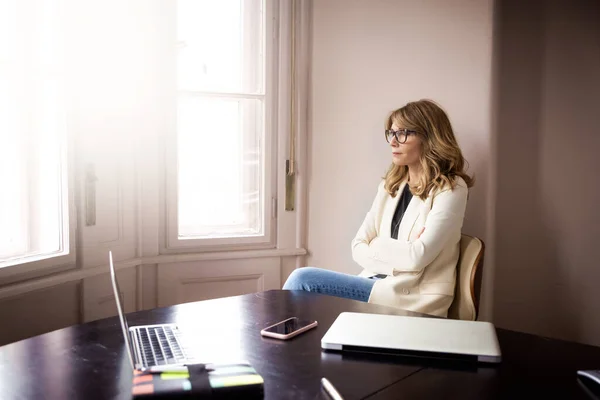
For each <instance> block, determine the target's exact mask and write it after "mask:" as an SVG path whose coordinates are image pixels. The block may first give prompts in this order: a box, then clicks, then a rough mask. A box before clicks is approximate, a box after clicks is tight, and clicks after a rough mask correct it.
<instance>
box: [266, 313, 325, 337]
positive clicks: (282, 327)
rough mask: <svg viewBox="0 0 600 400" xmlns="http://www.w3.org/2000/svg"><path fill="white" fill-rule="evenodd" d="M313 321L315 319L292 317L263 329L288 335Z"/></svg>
mask: <svg viewBox="0 0 600 400" xmlns="http://www.w3.org/2000/svg"><path fill="white" fill-rule="evenodd" d="M314 322H315V321H308V320H302V319H298V318H296V317H293V318H290V319H286V320H285V321H281V322H280V323H278V324H277V325H273V326H272V327H270V328H268V329H265V331H266V332H271V333H279V334H282V335H288V334H290V333H292V332H294V331H297V330H298V329H301V328H303V327H305V326H307V325H310V324H312V323H314Z"/></svg>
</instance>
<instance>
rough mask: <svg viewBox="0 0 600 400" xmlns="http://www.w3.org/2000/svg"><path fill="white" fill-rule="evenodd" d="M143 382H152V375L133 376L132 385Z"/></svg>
mask: <svg viewBox="0 0 600 400" xmlns="http://www.w3.org/2000/svg"><path fill="white" fill-rule="evenodd" d="M144 382H152V375H138V376H135V377H134V378H133V384H134V385H139V384H140V383H144Z"/></svg>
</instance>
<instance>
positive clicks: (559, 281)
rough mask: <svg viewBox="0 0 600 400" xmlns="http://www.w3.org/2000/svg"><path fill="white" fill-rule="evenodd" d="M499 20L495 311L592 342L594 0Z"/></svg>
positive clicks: (599, 137) (597, 47) (596, 318)
mask: <svg viewBox="0 0 600 400" xmlns="http://www.w3.org/2000/svg"><path fill="white" fill-rule="evenodd" d="M497 21H498V33H499V42H498V45H499V46H498V53H497V54H498V56H499V57H498V61H499V62H498V64H497V66H498V70H497V71H498V74H497V78H498V81H497V84H498V85H497V87H498V91H497V105H498V107H497V120H498V124H497V144H498V149H497V154H498V155H497V160H498V165H497V171H498V176H497V178H498V187H497V200H496V204H497V209H496V221H497V231H496V239H497V241H496V254H497V258H496V279H495V284H494V288H495V297H494V317H495V322H496V323H497V324H498V325H500V326H503V327H507V328H512V329H517V330H522V331H527V332H532V333H537V334H543V335H547V336H552V337H559V338H564V339H568V340H575V341H581V342H587V343H592V344H596V345H600V290H598V284H599V283H600V268H599V265H598V264H599V260H600V250H599V249H600V246H599V245H598V243H597V241H598V238H600V212H599V211H598V207H599V205H600V187H599V186H598V182H599V179H598V175H597V174H598V172H597V171H598V169H599V167H600V162H599V157H598V151H599V149H600V116H599V113H600V3H599V2H598V1H594V0H588V1H586V0H577V1H566V0H565V1H541V0H538V1H529V2H523V1H517V0H510V1H508V0H504V1H501V2H500V3H499V8H498V15H497Z"/></svg>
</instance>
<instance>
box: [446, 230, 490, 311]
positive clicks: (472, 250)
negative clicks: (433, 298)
mask: <svg viewBox="0 0 600 400" xmlns="http://www.w3.org/2000/svg"><path fill="white" fill-rule="evenodd" d="M484 251H485V244H484V243H483V241H482V240H481V239H479V238H476V237H473V236H468V235H462V236H461V239H460V256H459V258H458V264H457V265H456V277H457V279H456V289H455V292H454V300H453V301H452V304H451V305H450V308H449V309H448V318H451V319H462V320H470V321H475V320H476V319H477V315H478V313H479V296H480V294H481V277H482V273H483V253H484Z"/></svg>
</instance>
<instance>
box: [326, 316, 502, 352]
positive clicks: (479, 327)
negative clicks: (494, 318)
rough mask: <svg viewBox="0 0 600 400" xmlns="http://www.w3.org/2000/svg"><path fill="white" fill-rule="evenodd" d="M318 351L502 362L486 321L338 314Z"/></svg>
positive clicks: (491, 327) (493, 329)
mask: <svg viewBox="0 0 600 400" xmlns="http://www.w3.org/2000/svg"><path fill="white" fill-rule="evenodd" d="M321 348H323V349H325V350H336V351H342V352H366V353H378V354H395V355H405V356H417V357H419V356H420V357H428V358H429V357H431V358H444V359H458V360H468V361H477V362H487V363H499V362H500V361H501V360H502V354H501V351H500V345H499V344H498V338H497V336H496V329H495V328H494V326H493V325H492V324H491V323H489V322H479V321H460V320H451V319H442V318H420V317H406V316H398V315H380V314H363V313H350V312H344V313H341V314H340V315H339V316H338V318H337V319H336V320H335V321H334V323H333V325H331V328H329V330H328V331H327V332H326V333H325V336H323V338H322V339H321Z"/></svg>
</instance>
